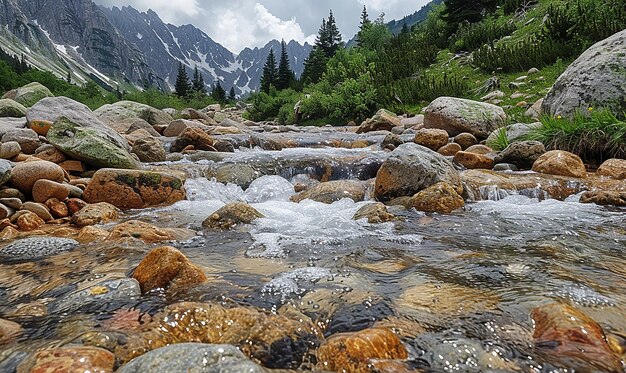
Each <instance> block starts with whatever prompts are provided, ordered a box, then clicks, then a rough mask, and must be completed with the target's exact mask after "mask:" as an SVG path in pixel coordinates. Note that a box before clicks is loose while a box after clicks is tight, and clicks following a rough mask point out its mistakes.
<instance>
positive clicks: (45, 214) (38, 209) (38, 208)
mask: <svg viewBox="0 0 626 373" xmlns="http://www.w3.org/2000/svg"><path fill="white" fill-rule="evenodd" d="M20 210H23V211H30V212H33V213H35V214H37V216H39V217H40V218H42V219H43V220H44V221H50V220H52V219H53V218H52V215H51V214H50V211H48V207H47V206H46V205H44V204H43V203H38V202H25V203H24V204H23V205H22V208H20Z"/></svg>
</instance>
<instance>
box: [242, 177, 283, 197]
mask: <svg viewBox="0 0 626 373" xmlns="http://www.w3.org/2000/svg"><path fill="white" fill-rule="evenodd" d="M294 194H295V192H294V190H293V185H292V184H291V183H290V182H289V181H287V180H286V179H284V178H282V177H280V176H261V177H260V178H258V179H256V180H254V181H253V182H252V183H251V184H250V186H249V187H248V189H246V191H245V193H244V198H245V200H246V202H248V203H262V202H267V201H289V197H291V196H292V195H294Z"/></svg>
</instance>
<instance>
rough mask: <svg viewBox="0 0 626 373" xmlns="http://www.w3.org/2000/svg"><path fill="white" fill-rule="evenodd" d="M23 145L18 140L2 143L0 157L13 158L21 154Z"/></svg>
mask: <svg viewBox="0 0 626 373" xmlns="http://www.w3.org/2000/svg"><path fill="white" fill-rule="evenodd" d="M21 151H22V147H21V146H20V144H19V143H18V142H17V141H7V142H3V143H2V145H0V158H2V159H11V158H13V157H15V156H16V155H18V154H20V152H21Z"/></svg>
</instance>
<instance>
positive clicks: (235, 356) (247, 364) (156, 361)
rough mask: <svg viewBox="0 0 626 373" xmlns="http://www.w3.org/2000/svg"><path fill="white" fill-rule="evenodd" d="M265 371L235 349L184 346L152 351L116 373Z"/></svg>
mask: <svg viewBox="0 0 626 373" xmlns="http://www.w3.org/2000/svg"><path fill="white" fill-rule="evenodd" d="M265 371H266V370H265V369H263V368H262V367H260V366H259V365H257V364H255V363H253V362H252V361H250V360H248V359H247V358H246V357H245V356H244V354H243V353H242V352H241V351H239V350H238V349H237V348H236V347H235V346H232V345H210V344H202V343H181V344H175V345H171V346H166V347H162V348H159V349H157V350H154V351H150V352H148V353H147V354H145V355H142V356H140V357H137V358H135V359H133V360H131V361H130V362H129V363H128V364H126V365H124V366H123V367H121V368H120V369H119V370H118V371H117V372H118V373H144V372H186V373H201V372H219V373H243V372H245V373H263V372H265Z"/></svg>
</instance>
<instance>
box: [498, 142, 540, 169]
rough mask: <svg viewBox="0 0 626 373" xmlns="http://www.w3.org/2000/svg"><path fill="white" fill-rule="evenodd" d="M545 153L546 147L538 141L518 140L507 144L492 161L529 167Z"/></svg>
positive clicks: (523, 167)
mask: <svg viewBox="0 0 626 373" xmlns="http://www.w3.org/2000/svg"><path fill="white" fill-rule="evenodd" d="M545 153H546V147H545V146H544V145H543V143H541V142H539V141H518V142H514V143H511V144H509V146H507V147H506V148H505V149H504V150H503V151H502V152H500V154H498V155H497V156H496V157H495V159H494V162H495V163H511V164H514V165H515V166H517V167H519V168H520V169H529V168H531V167H532V166H533V164H534V163H535V161H537V159H539V157H541V156H542V155H543V154H545Z"/></svg>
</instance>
